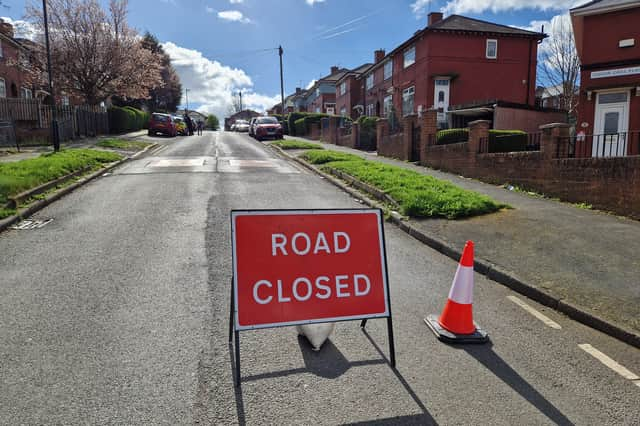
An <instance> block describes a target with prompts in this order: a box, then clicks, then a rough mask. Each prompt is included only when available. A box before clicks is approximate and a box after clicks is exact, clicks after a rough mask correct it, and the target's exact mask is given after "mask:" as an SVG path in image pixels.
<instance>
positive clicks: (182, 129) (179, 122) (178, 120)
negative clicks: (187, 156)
mask: <svg viewBox="0 0 640 426" xmlns="http://www.w3.org/2000/svg"><path fill="white" fill-rule="evenodd" d="M172 118H173V121H174V123H175V126H176V132H178V134H179V135H182V136H187V135H188V134H189V132H188V131H187V123H185V122H184V119H183V118H182V117H178V116H175V115H174V116H173V117H172Z"/></svg>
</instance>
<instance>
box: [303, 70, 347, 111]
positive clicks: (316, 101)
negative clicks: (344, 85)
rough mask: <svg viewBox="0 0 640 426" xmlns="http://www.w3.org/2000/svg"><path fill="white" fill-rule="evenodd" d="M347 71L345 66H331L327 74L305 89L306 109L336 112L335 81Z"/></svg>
mask: <svg viewBox="0 0 640 426" xmlns="http://www.w3.org/2000/svg"><path fill="white" fill-rule="evenodd" d="M347 72H349V70H348V69H346V68H340V67H336V66H333V67H331V73H330V74H329V75H326V76H324V77H322V78H320V79H319V80H318V81H316V82H315V83H314V84H313V86H312V87H311V88H310V89H309V90H308V91H307V96H306V104H307V111H308V112H320V113H324V114H336V82H337V81H338V80H340V79H341V78H342V77H343V76H344V75H345V74H346V73H347Z"/></svg>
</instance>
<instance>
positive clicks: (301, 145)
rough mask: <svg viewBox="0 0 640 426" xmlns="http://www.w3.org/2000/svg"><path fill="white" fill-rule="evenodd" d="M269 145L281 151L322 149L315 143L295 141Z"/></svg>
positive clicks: (283, 141) (290, 140)
mask: <svg viewBox="0 0 640 426" xmlns="http://www.w3.org/2000/svg"><path fill="white" fill-rule="evenodd" d="M271 145H275V146H277V147H278V148H281V149H324V148H323V147H322V146H320V145H318V144H317V143H311V142H305V141H299V140H297V139H287V140H282V141H277V142H273V143H272V144H271Z"/></svg>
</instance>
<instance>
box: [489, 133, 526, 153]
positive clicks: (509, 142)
mask: <svg viewBox="0 0 640 426" xmlns="http://www.w3.org/2000/svg"><path fill="white" fill-rule="evenodd" d="M528 142H529V138H528V136H527V133H526V132H523V131H522V130H489V151H488V152H516V151H526V150H527V145H528Z"/></svg>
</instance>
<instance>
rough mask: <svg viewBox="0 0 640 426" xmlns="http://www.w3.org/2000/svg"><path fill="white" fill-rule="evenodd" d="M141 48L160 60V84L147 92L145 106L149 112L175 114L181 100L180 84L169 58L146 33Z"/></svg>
mask: <svg viewBox="0 0 640 426" xmlns="http://www.w3.org/2000/svg"><path fill="white" fill-rule="evenodd" d="M142 46H143V47H144V48H145V49H147V50H149V51H151V52H153V53H154V54H155V55H157V56H158V57H159V58H160V65H161V67H162V68H161V70H160V77H161V79H162V83H161V84H160V85H158V86H157V87H155V88H153V89H151V90H150V91H149V100H148V101H147V105H148V107H149V109H150V110H151V111H155V110H157V109H164V110H166V111H170V112H175V111H176V109H178V105H180V101H181V99H182V84H181V83H180V77H178V73H176V70H175V69H174V68H173V66H172V65H171V58H169V55H167V53H166V52H165V51H164V49H163V48H162V46H161V45H160V43H159V42H158V39H157V38H156V37H155V36H154V35H153V34H151V33H149V32H147V33H146V34H145V35H144V38H143V39H142Z"/></svg>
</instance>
